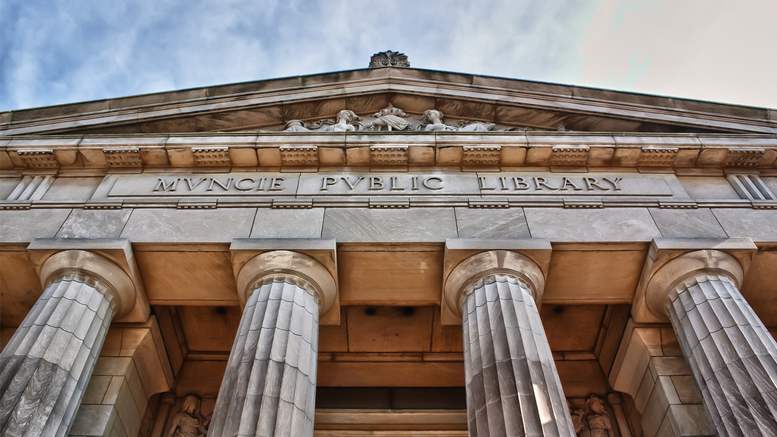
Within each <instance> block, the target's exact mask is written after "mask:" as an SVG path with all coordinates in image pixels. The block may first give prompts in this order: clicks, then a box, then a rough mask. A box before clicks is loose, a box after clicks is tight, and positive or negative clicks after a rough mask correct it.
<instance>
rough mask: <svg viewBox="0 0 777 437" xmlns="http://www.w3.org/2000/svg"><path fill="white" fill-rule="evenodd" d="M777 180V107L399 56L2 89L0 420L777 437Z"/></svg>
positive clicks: (141, 432)
mask: <svg viewBox="0 0 777 437" xmlns="http://www.w3.org/2000/svg"><path fill="white" fill-rule="evenodd" d="M367 61H368V60H367V59H365V65H367ZM776 194H777V109H764V108H754V107H746V106H737V105H729V104H720V103H711V102H706V101H697V100H688V99H680V98H673V97H661V96H653V95H644V94H635V93H628V92H621V91H611V90H605V89H595V88H585V87H580V86H570V85H558V84H551V83H543V82H534V81H526V80H518V79H506V78H498V77H489V76H480V75H472V74H465V73H452V72H443V71H434V70H424V69H417V68H412V67H410V63H409V61H408V58H407V56H405V55H404V54H402V53H398V52H393V51H386V52H381V53H377V54H375V55H374V56H372V58H371V59H369V67H368V68H364V69H357V70H350V71H339V72H332V73H324V74H314V75H307V76H297V77H286V78H280V79H271V80H262V81H255V82H246V83H237V84H229V85H219V86H210V87H205V88H195V89H186V90H180V91H170V92H163V93H156V94H147V95H138V96H129V97H122V98H111V99H106V100H98V101H90V102H83V103H73V104H66V105H58V106H51V107H43V108H32V109H23V110H14V111H7V112H0V292H1V293H0V299H1V300H0V328H1V329H0V347H1V348H2V352H1V353H0V435H2V436H28V437H36V436H47V437H48V436H62V437H64V436H78V437H97V436H104V437H204V436H210V437H238V436H239V437H251V436H266V437H270V436H293V437H313V436H316V437H357V436H358V437H361V436H365V437H366V436H373V437H374V436H379V437H401V436H426V437H454V436H458V437H464V436H471V437H502V436H559V437H562V436H563V437H666V436H676V437H679V436H746V437H751V436H776V435H777V342H775V339H774V335H777V197H776Z"/></svg>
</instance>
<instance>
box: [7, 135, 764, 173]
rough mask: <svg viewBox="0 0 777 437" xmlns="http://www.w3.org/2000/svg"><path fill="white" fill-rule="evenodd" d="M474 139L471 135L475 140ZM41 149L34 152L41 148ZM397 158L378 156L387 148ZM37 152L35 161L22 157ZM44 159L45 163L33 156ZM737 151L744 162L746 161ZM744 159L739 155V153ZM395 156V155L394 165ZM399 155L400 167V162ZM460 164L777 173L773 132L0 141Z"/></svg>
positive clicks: (17, 152) (56, 148) (180, 160)
mask: <svg viewBox="0 0 777 437" xmlns="http://www.w3.org/2000/svg"><path fill="white" fill-rule="evenodd" d="M473 136H474V137H476V138H477V141H476V144H473ZM38 152H40V153H38ZM389 152H390V153H391V154H394V155H395V154H400V155H401V156H394V155H391V156H388V155H386V156H384V155H385V154H386V153H389ZM30 156H35V157H36V158H35V159H36V160H31V159H29V157H30ZM39 156H45V157H46V159H47V161H46V163H45V165H43V164H41V163H40V162H39ZM743 157H744V158H743ZM740 158H741V159H740ZM397 160H399V161H397ZM400 161H401V163H400ZM385 165H408V166H430V165H431V166H440V167H451V166H464V167H484V168H493V167H503V168H508V167H509V168H516V167H537V166H550V165H552V166H560V167H565V166H566V167H580V166H591V167H597V168H599V167H624V168H642V167H647V168H655V167H665V168H677V169H684V168H701V169H706V170H708V171H709V170H710V169H716V168H726V169H736V168H746V169H753V170H757V169H774V168H775V166H777V138H775V137H774V136H773V135H748V136H741V135H711V134H691V135H688V134H660V135H651V136H650V137H645V136H644V134H642V133H624V134H620V135H617V136H616V135H614V134H600V133H576V132H539V131H538V132H523V131H518V132H499V133H496V134H492V133H488V132H486V133H476V134H474V135H473V133H472V132H444V133H435V132H413V133H412V134H410V133H404V132H403V133H399V134H397V133H387V132H382V133H381V132H357V133H342V132H324V133H319V132H308V133H297V134H294V135H291V134H288V133H285V134H284V133H260V134H245V133H236V134H233V135H229V136H227V135H224V134H210V135H175V134H170V135H167V134H165V135H153V136H143V137H139V136H137V135H125V136H122V137H111V138H102V137H99V136H89V137H86V138H83V137H82V136H77V137H74V136H51V137H46V138H40V137H37V138H36V137H33V138H13V139H11V140H9V141H7V142H6V144H2V143H0V169H3V170H12V169H25V170H27V171H30V170H38V171H54V172H55V171H56V170H57V169H101V170H103V171H105V170H107V169H116V168H119V167H126V168H133V167H135V168H139V167H159V168H167V167H171V168H198V167H203V166H206V167H207V166H224V167H233V168H241V167H242V168H247V167H251V168H254V167H258V168H277V167H281V168H283V167H286V168H294V167H299V166H313V167H322V168H324V167H342V166H352V167H353V166H356V167H369V166H373V167H381V166H385Z"/></svg>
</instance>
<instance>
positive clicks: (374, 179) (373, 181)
mask: <svg viewBox="0 0 777 437" xmlns="http://www.w3.org/2000/svg"><path fill="white" fill-rule="evenodd" d="M382 189H383V178H381V177H379V176H370V190H382Z"/></svg>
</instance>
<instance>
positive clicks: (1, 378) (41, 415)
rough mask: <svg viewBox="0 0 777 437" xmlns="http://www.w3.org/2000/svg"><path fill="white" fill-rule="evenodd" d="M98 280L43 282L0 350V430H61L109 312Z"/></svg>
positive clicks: (82, 385)
mask: <svg viewBox="0 0 777 437" xmlns="http://www.w3.org/2000/svg"><path fill="white" fill-rule="evenodd" d="M105 291H106V290H104V289H103V287H102V286H101V285H98V284H96V283H95V282H94V281H93V280H91V279H89V278H87V277H85V276H83V275H78V274H71V275H68V276H66V277H64V278H62V279H59V280H57V281H55V282H53V283H52V284H51V285H49V286H48V287H47V288H46V290H45V291H44V292H43V295H42V296H41V297H40V298H39V299H38V301H37V302H36V303H35V305H34V306H33V308H32V310H31V311H30V313H29V314H28V315H27V317H26V318H25V319H24V322H22V325H21V326H19V328H18V329H17V331H16V333H14V335H13V337H12V338H11V341H10V342H9V343H8V345H7V346H6V347H5V349H4V350H3V352H2V354H0V393H2V395H1V396H2V397H1V398H0V435H3V436H40V435H45V436H65V435H67V432H68V430H69V429H70V426H71V425H72V422H73V418H74V416H75V413H76V411H77V409H78V406H79V404H80V402H81V398H82V397H83V393H84V389H85V387H86V384H87V383H88V382H89V377H90V375H91V374H92V370H93V369H94V364H95V361H96V359H97V356H98V355H99V353H100V348H101V347H102V343H103V341H104V340H105V336H106V333H107V331H108V327H109V325H110V323H111V319H112V318H113V314H114V307H115V302H114V301H113V297H112V295H111V294H110V293H106V292H105Z"/></svg>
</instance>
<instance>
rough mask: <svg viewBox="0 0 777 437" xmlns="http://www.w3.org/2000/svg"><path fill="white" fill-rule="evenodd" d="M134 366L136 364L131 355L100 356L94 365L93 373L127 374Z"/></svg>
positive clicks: (105, 374)
mask: <svg viewBox="0 0 777 437" xmlns="http://www.w3.org/2000/svg"><path fill="white" fill-rule="evenodd" d="M134 367H135V365H134V364H133V363H132V358H130V357H100V358H98V359H97V362H96V363H95V365H94V370H93V371H92V375H98V376H99V375H103V376H116V375H126V374H128V373H129V372H130V371H131V370H132V369H133V368H134Z"/></svg>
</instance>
